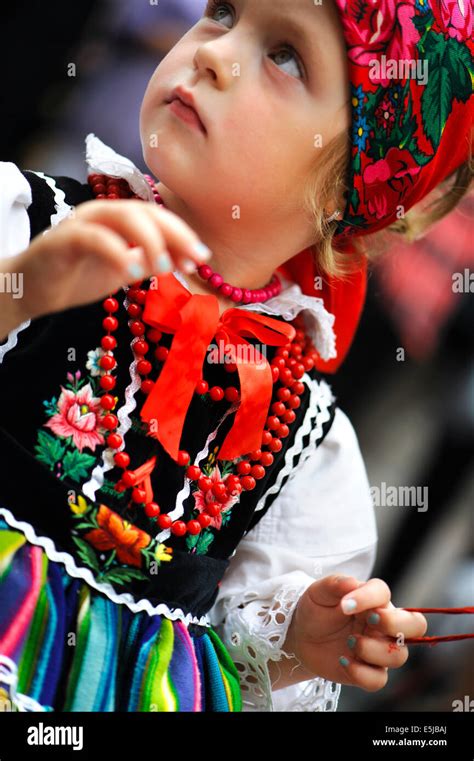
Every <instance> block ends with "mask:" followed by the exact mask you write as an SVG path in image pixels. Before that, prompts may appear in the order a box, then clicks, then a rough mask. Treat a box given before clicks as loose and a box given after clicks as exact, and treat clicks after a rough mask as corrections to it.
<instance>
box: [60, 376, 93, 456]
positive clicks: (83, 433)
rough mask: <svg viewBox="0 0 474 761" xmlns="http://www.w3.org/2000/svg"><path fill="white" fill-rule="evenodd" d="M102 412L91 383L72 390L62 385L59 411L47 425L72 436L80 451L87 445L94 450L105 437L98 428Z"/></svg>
mask: <svg viewBox="0 0 474 761" xmlns="http://www.w3.org/2000/svg"><path fill="white" fill-rule="evenodd" d="M101 412H102V408H101V406H100V400H99V399H96V398H95V397H94V396H93V394H92V389H91V386H90V384H89V383H88V384H87V385H86V386H83V387H82V388H81V389H80V390H79V391H70V390H69V389H66V388H64V387H63V386H61V396H60V397H59V400H58V412H57V413H56V415H53V417H52V418H50V419H49V420H48V422H47V423H45V426H46V427H47V428H51V430H52V431H54V433H55V434H56V435H57V436H62V437H63V438H67V437H68V436H72V440H73V442H74V446H76V447H77V449H79V451H80V452H82V450H83V449H84V448H85V447H87V448H88V449H92V451H93V452H94V451H95V448H96V446H97V445H98V444H103V443H104V437H103V435H102V434H101V433H99V430H98V429H99V426H100V413H101Z"/></svg>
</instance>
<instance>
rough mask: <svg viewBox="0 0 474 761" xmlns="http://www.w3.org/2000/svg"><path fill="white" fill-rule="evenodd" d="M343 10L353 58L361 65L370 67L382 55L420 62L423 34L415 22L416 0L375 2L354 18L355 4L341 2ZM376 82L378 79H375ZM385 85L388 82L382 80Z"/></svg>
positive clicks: (363, 7)
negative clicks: (419, 43) (419, 45)
mask: <svg viewBox="0 0 474 761" xmlns="http://www.w3.org/2000/svg"><path fill="white" fill-rule="evenodd" d="M337 5H338V6H339V8H340V9H341V10H342V11H343V15H342V19H343V24H344V27H345V37H346V40H347V41H348V45H349V58H350V59H351V60H352V61H354V63H356V64H358V65H359V66H370V65H371V63H373V61H374V60H379V61H380V58H381V56H382V55H384V56H385V57H386V58H387V59H390V58H391V59H395V60H396V61H399V60H403V59H416V58H417V57H418V56H417V55H416V49H415V45H416V44H417V42H418V41H419V39H420V34H419V32H418V30H417V29H416V27H415V25H414V23H413V17H414V15H415V0H401V2H400V0H372V2H370V3H364V4H361V5H360V12H359V13H358V14H357V17H355V16H354V14H353V11H352V7H353V5H354V4H353V3H350V2H348V0H337ZM373 81H374V82H375V79H374V80H373ZM382 84H384V86H385V85H386V84H387V81H382Z"/></svg>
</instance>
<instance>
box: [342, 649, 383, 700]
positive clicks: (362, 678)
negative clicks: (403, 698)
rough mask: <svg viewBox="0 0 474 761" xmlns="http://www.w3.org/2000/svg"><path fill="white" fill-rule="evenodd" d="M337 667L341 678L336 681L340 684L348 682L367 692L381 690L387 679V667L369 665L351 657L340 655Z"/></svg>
mask: <svg viewBox="0 0 474 761" xmlns="http://www.w3.org/2000/svg"><path fill="white" fill-rule="evenodd" d="M339 667H340V670H341V679H340V680H338V681H340V682H341V684H344V683H346V684H347V683H349V684H352V685H354V687H360V688H361V689H363V690H367V691H368V692H376V691H377V690H381V689H382V688H383V687H385V685H386V684H387V681H388V669H387V668H384V667H383V666H369V665H368V664H367V663H362V662H361V661H355V660H354V659H353V658H351V657H347V656H341V658H340V659H339Z"/></svg>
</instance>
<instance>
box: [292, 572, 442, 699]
mask: <svg viewBox="0 0 474 761" xmlns="http://www.w3.org/2000/svg"><path fill="white" fill-rule="evenodd" d="M354 603H355V604H354ZM427 626H428V623H427V621H426V618H425V617H424V616H423V615H422V614H421V613H410V612H408V611H404V610H402V609H401V608H395V607H394V606H393V605H392V603H391V602H390V589H389V587H388V586H387V584H386V583H385V582H384V581H382V580H381V579H370V580H369V581H367V582H360V581H358V580H357V579H355V578H354V577H353V576H337V575H334V576H326V577H325V578H324V579H321V580H320V581H315V582H314V583H313V584H311V586H309V587H308V589H306V591H305V592H304V593H303V595H302V596H301V598H300V599H299V601H298V604H297V606H296V609H295V611H294V614H293V618H292V622H291V624H290V627H289V632H288V638H287V647H286V648H285V649H286V651H287V652H290V651H291V652H294V653H295V654H296V655H297V657H298V658H299V660H300V661H301V662H302V665H303V667H304V668H305V669H306V670H307V671H308V672H310V673H311V674H312V675H313V676H320V677H323V678H325V679H329V680H331V681H334V682H339V683H340V684H350V685H354V686H356V687H361V688H362V689H364V690H368V691H370V692H373V691H376V690H380V689H381V688H382V687H384V686H385V684H386V683H387V680H388V669H389V668H399V667H400V666H403V664H404V663H405V662H406V660H407V658H408V648H407V646H406V645H404V644H403V641H404V638H409V637H421V636H423V634H424V633H425V632H426V629H427ZM309 678H311V677H310V676H308V679H309Z"/></svg>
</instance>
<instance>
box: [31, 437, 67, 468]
mask: <svg viewBox="0 0 474 761" xmlns="http://www.w3.org/2000/svg"><path fill="white" fill-rule="evenodd" d="M65 449H66V447H65V446H64V444H61V442H60V441H58V439H56V438H55V437H54V436H51V434H49V433H47V432H46V431H38V443H37V444H36V445H35V451H36V456H37V458H38V460H39V461H40V462H42V463H44V464H45V465H47V466H48V467H49V468H50V469H51V470H53V468H54V466H55V465H56V463H57V462H59V460H61V458H62V456H63V454H64V452H65Z"/></svg>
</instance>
